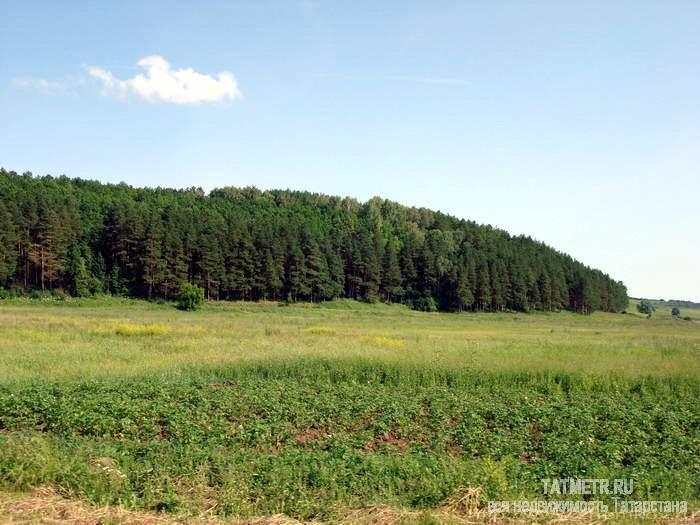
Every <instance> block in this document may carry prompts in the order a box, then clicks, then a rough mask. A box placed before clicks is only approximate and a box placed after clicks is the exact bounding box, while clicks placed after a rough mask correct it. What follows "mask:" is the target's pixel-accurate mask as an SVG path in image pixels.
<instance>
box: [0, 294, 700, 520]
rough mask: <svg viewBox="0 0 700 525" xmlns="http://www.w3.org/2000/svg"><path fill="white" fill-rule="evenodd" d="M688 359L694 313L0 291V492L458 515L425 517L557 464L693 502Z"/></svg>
mask: <svg viewBox="0 0 700 525" xmlns="http://www.w3.org/2000/svg"><path fill="white" fill-rule="evenodd" d="M699 356H700V323H698V322H697V321H677V320H673V319H670V316H669V318H668V319H667V318H665V317H662V316H659V318H652V319H646V318H643V317H640V316H636V315H633V314H626V315H623V314H619V315H614V314H602V313H597V314H593V315H591V316H579V315H576V314H571V313H566V312H562V313H556V314H555V313H551V314H550V313H538V314H530V315H524V314H512V313H511V314H462V315H458V314H427V313H419V312H413V311H410V310H407V309H405V308H403V307H401V306H396V305H394V306H391V305H365V304H360V303H355V302H350V301H339V302H334V303H328V304H324V305H292V306H280V305H277V304H275V303H255V304H252V303H211V304H208V305H206V307H205V308H204V309H203V310H202V311H199V312H180V311H177V310H175V309H174V308H173V307H172V306H170V305H167V304H166V305H159V304H149V303H145V302H139V301H128V300H119V299H97V300H75V301H73V300H67V301H63V302H56V303H48V304H45V303H42V304H40V305H38V304H36V303H32V302H30V301H5V302H2V303H0V450H2V453H0V489H2V490H4V491H7V492H10V491H13V492H16V491H19V492H27V491H30V490H31V489H32V488H35V487H45V486H49V487H52V488H53V489H52V490H54V491H55V493H56V494H58V495H61V496H65V497H68V498H72V499H79V500H82V501H85V502H87V503H88V504H90V505H97V506H105V505H107V506H120V507H125V508H129V509H132V510H133V511H137V512H163V511H165V512H169V513H174V514H176V515H187V516H194V515H200V514H201V513H202V512H207V513H208V514H207V515H216V516H218V517H219V518H221V519H228V518H230V517H235V518H236V519H238V518H241V519H243V518H252V517H255V516H272V515H277V514H284V515H285V516H289V517H292V518H295V519H299V520H323V521H331V522H343V521H347V518H348V516H349V514H348V513H349V512H350V513H352V512H354V511H351V510H349V509H362V508H365V509H367V508H379V507H376V506H377V505H379V506H384V507H381V508H389V509H394V510H392V512H394V514H392V516H394V517H396V516H403V518H401V519H404V518H406V519H407V520H408V521H407V522H421V521H422V522H426V523H437V522H450V520H453V518H454V520H456V521H454V520H453V521H452V522H460V519H463V518H464V516H462V517H459V516H456V517H455V516H451V517H449V516H448V517H446V515H444V513H443V514H440V513H441V512H443V510H444V509H445V508H446V505H448V504H449V502H450V501H455V498H457V497H458V496H459V494H462V493H464V491H465V490H466V491H472V492H470V493H474V492H473V491H475V490H476V491H478V493H479V502H480V504H481V505H483V503H484V502H485V501H486V500H488V499H541V498H542V484H541V482H540V480H541V479H542V478H545V477H546V478H551V477H560V476H561V477H570V476H572V477H588V478H591V477H592V478H599V477H602V478H633V479H634V480H635V482H636V490H635V494H634V497H635V498H636V499H649V498H657V499H673V500H679V499H680V500H687V501H688V502H689V505H690V508H691V509H695V508H697V506H698V502H699V501H700V485H699V484H698V482H697V480H698V479H700V410H698V402H697V400H698V399H700V359H698V357H699ZM397 509H403V510H400V511H399V510H397ZM440 509H442V510H440ZM397 513H398V514H397ZM426 513H427V514H426ZM431 513H433V514H431ZM436 513H437V514H436ZM358 516H359V515H358ZM440 516H442V518H440ZM365 517H366V516H365ZM482 517H483V516H482ZM409 518H410V519H409ZM443 518H444V519H443ZM363 519H364V518H363ZM392 519H393V518H392ZM464 519H466V518H464ZM514 519H515V518H514ZM431 520H432V521H431ZM395 521H396V522H398V521H400V520H399V519H398V518H397V519H396V520H395ZM462 522H464V520H463V521H462Z"/></svg>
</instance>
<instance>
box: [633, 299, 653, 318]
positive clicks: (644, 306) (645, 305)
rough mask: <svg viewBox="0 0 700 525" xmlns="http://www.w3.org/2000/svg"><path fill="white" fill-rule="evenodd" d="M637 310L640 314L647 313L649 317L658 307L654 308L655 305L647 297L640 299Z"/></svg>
mask: <svg viewBox="0 0 700 525" xmlns="http://www.w3.org/2000/svg"><path fill="white" fill-rule="evenodd" d="M637 311H638V312H639V313H640V314H647V315H648V316H649V317H651V314H652V313H654V312H655V311H656V308H654V305H653V304H651V303H650V302H649V301H647V300H646V299H642V300H641V301H639V303H638V304H637Z"/></svg>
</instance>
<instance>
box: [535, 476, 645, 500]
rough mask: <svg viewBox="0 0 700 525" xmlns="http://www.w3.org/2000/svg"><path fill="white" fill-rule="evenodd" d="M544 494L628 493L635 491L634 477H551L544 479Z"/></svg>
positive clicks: (587, 494)
mask: <svg viewBox="0 0 700 525" xmlns="http://www.w3.org/2000/svg"><path fill="white" fill-rule="evenodd" d="M542 484H543V486H544V494H547V495H565V494H566V495H569V494H570V495H582V496H589V495H607V494H612V495H616V496H619V495H626V496H629V495H630V494H632V492H634V480H632V479H612V480H611V479H604V478H590V479H589V478H583V479H582V478H559V479H557V478H551V479H547V478H545V479H543V480H542Z"/></svg>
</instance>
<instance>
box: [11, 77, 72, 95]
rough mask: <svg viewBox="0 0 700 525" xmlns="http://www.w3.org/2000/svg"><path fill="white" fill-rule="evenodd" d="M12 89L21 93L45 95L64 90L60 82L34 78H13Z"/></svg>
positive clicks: (63, 85)
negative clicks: (34, 92) (36, 92)
mask: <svg viewBox="0 0 700 525" xmlns="http://www.w3.org/2000/svg"><path fill="white" fill-rule="evenodd" d="M12 87H13V88H15V89H19V90H22V91H39V92H40V93H45V94H53V93H60V92H62V91H64V90H65V89H66V86H65V84H64V83H62V82H56V81H55V80H46V79H43V78H35V77H19V78H13V79H12Z"/></svg>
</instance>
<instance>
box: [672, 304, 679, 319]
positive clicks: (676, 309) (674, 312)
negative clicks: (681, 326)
mask: <svg viewBox="0 0 700 525" xmlns="http://www.w3.org/2000/svg"><path fill="white" fill-rule="evenodd" d="M671 315H672V316H673V317H680V316H681V311H680V309H679V308H678V307H677V306H674V307H673V308H672V309H671Z"/></svg>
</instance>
